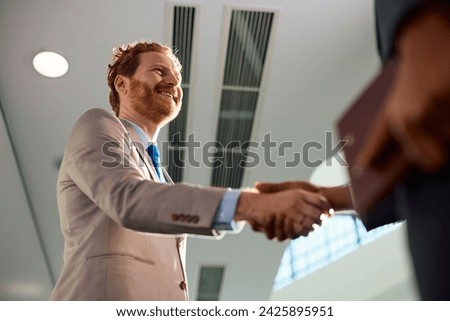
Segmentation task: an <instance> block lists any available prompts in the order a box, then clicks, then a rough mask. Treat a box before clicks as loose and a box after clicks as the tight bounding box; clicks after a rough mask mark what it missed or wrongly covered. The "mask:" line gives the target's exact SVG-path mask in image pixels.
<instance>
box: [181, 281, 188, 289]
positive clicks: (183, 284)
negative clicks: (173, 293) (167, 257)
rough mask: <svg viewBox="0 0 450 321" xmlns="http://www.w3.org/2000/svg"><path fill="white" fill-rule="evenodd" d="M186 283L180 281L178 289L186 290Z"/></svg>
mask: <svg viewBox="0 0 450 321" xmlns="http://www.w3.org/2000/svg"><path fill="white" fill-rule="evenodd" d="M186 287H187V286H186V282H184V281H181V283H180V289H181V290H186Z"/></svg>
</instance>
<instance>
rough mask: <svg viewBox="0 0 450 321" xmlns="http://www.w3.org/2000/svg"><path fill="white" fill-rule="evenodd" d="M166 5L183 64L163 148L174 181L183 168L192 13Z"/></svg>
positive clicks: (190, 9) (187, 8)
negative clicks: (178, 99)
mask: <svg viewBox="0 0 450 321" xmlns="http://www.w3.org/2000/svg"><path fill="white" fill-rule="evenodd" d="M171 5H172V6H171V7H170V8H169V9H170V10H169V17H168V19H169V21H172V24H171V29H172V32H171V41H172V46H173V47H174V49H175V51H176V55H177V56H178V58H179V59H180V61H181V64H182V65H183V69H182V71H181V75H182V77H183V80H182V84H181V87H182V88H183V92H184V95H183V108H181V111H180V114H179V115H178V117H177V118H176V119H175V120H173V121H172V122H171V123H170V124H169V148H168V151H167V153H168V154H167V157H165V159H167V160H168V168H167V171H168V172H169V174H170V176H171V177H172V179H173V181H174V182H181V181H182V180H183V169H184V167H185V166H184V159H185V150H184V145H185V141H186V122H187V113H188V111H189V90H190V88H189V85H190V80H191V64H192V52H193V39H194V26H195V13H196V8H195V7H194V6H181V5H174V4H171Z"/></svg>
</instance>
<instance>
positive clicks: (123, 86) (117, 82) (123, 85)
mask: <svg viewBox="0 0 450 321" xmlns="http://www.w3.org/2000/svg"><path fill="white" fill-rule="evenodd" d="M129 84H130V79H128V78H127V77H125V76H122V75H118V76H117V77H116V79H114V87H115V88H116V90H117V92H119V93H121V94H126V93H127V92H128V88H129Z"/></svg>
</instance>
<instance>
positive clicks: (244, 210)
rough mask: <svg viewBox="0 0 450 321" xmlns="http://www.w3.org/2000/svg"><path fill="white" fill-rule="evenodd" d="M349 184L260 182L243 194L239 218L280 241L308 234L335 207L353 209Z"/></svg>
mask: <svg viewBox="0 0 450 321" xmlns="http://www.w3.org/2000/svg"><path fill="white" fill-rule="evenodd" d="M351 207H352V204H351V196H350V191H349V188H348V186H339V187H326V188H325V187H319V186H316V185H313V184H311V183H308V182H302V181H297V182H283V183H256V184H255V185H254V187H253V188H252V189H247V190H244V191H243V192H242V193H241V196H240V197H239V202H238V205H237V208H236V213H235V220H236V221H246V222H247V223H249V224H250V225H251V227H252V228H253V230H254V231H259V232H263V233H265V234H266V236H267V238H269V239H274V238H276V239H277V240H279V241H283V240H286V239H295V238H298V237H300V236H307V235H308V234H309V233H310V232H311V231H313V230H314V226H320V225H321V224H322V221H323V220H324V219H326V218H328V217H330V216H332V215H333V214H334V211H335V210H341V209H345V208H351Z"/></svg>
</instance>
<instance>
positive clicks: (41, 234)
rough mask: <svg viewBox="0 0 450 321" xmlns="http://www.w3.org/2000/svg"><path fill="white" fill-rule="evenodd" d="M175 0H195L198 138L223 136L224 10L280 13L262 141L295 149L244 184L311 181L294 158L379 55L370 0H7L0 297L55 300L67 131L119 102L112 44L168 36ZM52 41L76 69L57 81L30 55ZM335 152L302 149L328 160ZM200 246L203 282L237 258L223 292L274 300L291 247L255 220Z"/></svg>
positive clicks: (326, 127)
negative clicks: (268, 235) (207, 267)
mask: <svg viewBox="0 0 450 321" xmlns="http://www.w3.org/2000/svg"><path fill="white" fill-rule="evenodd" d="M170 3H176V4H185V3H188V4H190V5H195V6H196V8H198V20H197V21H196V23H197V25H196V30H197V31H196V34H195V37H197V38H196V39H195V41H196V50H195V55H194V56H193V58H192V59H193V61H192V66H191V71H192V79H191V94H190V99H191V100H190V104H189V116H188V121H187V132H188V133H195V138H196V139H197V140H199V141H200V142H202V144H204V143H205V142H207V141H209V140H213V139H214V138H215V135H216V132H215V130H216V126H217V117H218V106H219V102H220V90H219V88H220V85H221V80H222V78H221V77H222V67H223V64H224V50H225V47H226V43H225V41H226V38H227V37H226V36H227V34H226V31H225V30H226V24H227V12H229V11H227V10H229V8H230V7H236V8H245V9H249V10H252V9H255V10H259V9H261V8H265V9H268V10H273V11H275V12H276V18H275V21H274V26H273V30H272V34H271V39H270V44H269V48H268V56H267V61H266V63H265V70H264V76H263V81H262V85H261V92H260V95H259V101H258V106H257V110H256V117H255V123H254V128H253V131H252V140H254V141H257V142H262V141H263V139H264V136H265V135H266V134H267V133H271V137H272V140H275V141H276V142H292V146H293V148H291V149H289V150H287V151H286V153H285V155H277V154H275V152H273V154H271V159H272V160H275V161H277V164H278V165H277V166H276V167H271V166H269V165H270V164H267V163H266V164H265V163H264V162H261V164H260V165H258V166H256V167H254V168H251V169H248V170H247V171H246V172H245V176H244V183H243V185H244V186H249V185H252V184H253V183H254V182H255V181H261V180H268V181H281V180H288V179H293V178H298V179H308V178H309V176H310V175H311V172H312V170H313V168H311V167H308V166H306V165H305V164H299V165H298V166H296V167H293V168H288V167H286V166H285V165H284V164H285V163H286V161H289V160H292V158H293V153H294V151H295V152H303V151H304V150H302V147H303V146H305V143H306V142H310V141H315V142H319V143H320V144H322V145H323V146H325V143H326V134H325V133H326V132H327V131H330V132H331V131H333V130H334V124H335V122H336V120H337V118H338V117H339V115H340V114H341V113H342V112H343V111H344V110H345V108H346V107H347V106H348V104H349V103H350V102H351V101H352V100H353V99H354V98H355V96H356V95H357V93H358V92H359V91H360V90H361V89H362V88H363V87H364V86H365V85H366V84H367V82H368V81H369V79H371V77H372V76H373V75H374V74H375V72H376V70H377V69H378V66H379V62H378V58H377V54H376V44H375V36H374V21H373V12H372V10H373V8H372V6H373V4H372V1H371V0H364V1H363V0H320V1H318V0H240V1H227V0H208V1H207V0H196V1H187V2H183V1H171V2H168V1H164V0H133V1H118V0H96V1H91V0H77V1H72V0H38V1H34V0H0V43H1V46H0V103H1V107H2V108H1V110H2V113H1V119H0V144H1V145H0V149H1V150H0V161H1V168H0V255H1V256H0V299H13V300H14V299H46V298H47V297H48V295H49V292H50V290H51V288H52V286H53V282H54V280H55V278H57V276H58V274H59V271H60V269H61V267H62V251H63V239H62V236H61V233H60V229H59V218H58V212H57V208H56V200H55V194H56V192H55V182H56V178H57V174H58V166H57V165H58V162H59V160H60V159H61V157H62V153H63V150H64V146H65V142H66V139H67V137H68V135H69V133H70V131H71V129H72V126H73V124H74V122H75V121H76V120H77V118H78V117H79V116H80V115H81V114H82V113H83V112H84V111H86V110H88V109H90V108H93V107H101V108H105V109H110V107H109V104H108V87H107V83H106V67H107V64H108V63H110V60H111V58H112V48H113V47H115V46H117V45H120V44H124V43H129V42H133V41H136V40H140V39H154V40H158V41H161V42H164V43H169V42H170V35H169V32H168V30H169V29H170V28H169V27H168V25H169V22H168V9H169V8H170ZM42 50H53V51H57V52H59V53H61V54H62V55H64V56H65V57H66V58H67V60H68V61H69V65H70V69H69V72H68V73H67V75H65V76H63V77H61V78H56V79H50V78H45V77H42V76H41V75H39V74H38V73H37V72H36V71H34V69H33V67H32V59H33V57H34V55H36V54H37V53H38V52H40V51H42ZM165 135H167V133H166V132H164V131H163V132H162V133H161V134H160V140H164V139H166V137H167V136H165ZM334 138H335V139H337V137H336V136H334ZM332 147H333V146H330V148H332ZM326 150H327V148H323V149H317V150H315V153H312V154H311V153H310V154H308V155H306V156H308V159H309V160H313V159H320V160H323V159H325V156H326ZM196 153H200V151H196ZM258 153H260V156H261V159H264V156H265V155H263V154H262V153H263V151H262V150H260V149H259V150H258ZM304 156H305V155H304ZM196 157H197V159H200V156H199V154H196ZM210 177H211V169H210V168H208V167H206V166H200V167H196V168H194V167H188V168H186V170H185V174H184V180H185V181H187V182H191V183H196V184H203V185H208V184H209V182H210ZM190 243H191V244H190V245H189V249H188V256H189V258H188V263H189V265H188V272H189V274H190V275H191V280H190V281H191V291H192V292H193V293H195V287H196V282H197V279H198V275H197V274H198V272H197V271H198V266H199V265H202V264H221V265H225V266H227V272H226V276H225V278H226V280H225V281H226V282H224V283H225V284H227V285H226V286H225V287H224V288H223V289H222V299H230V298H236V299H239V298H242V299H254V300H263V299H267V298H268V297H269V295H270V292H271V284H272V281H273V277H274V273H275V272H276V269H277V266H278V263H279V259H280V257H281V255H282V252H283V249H284V246H285V245H286V243H276V242H269V241H267V240H265V239H264V237H263V236H262V235H256V234H254V233H252V232H251V231H249V230H245V231H244V232H243V233H242V234H241V235H232V236H229V237H226V238H225V239H224V240H222V241H219V242H215V241H214V242H213V241H205V240H199V239H192V240H191V242H190ZM242 244H246V246H245V247H242V246H241V245H242ZM250 253H251V255H250ZM256 268H257V271H258V273H256V274H255V269H256ZM261 279H264V280H265V281H263V282H261ZM194 298H195V297H194Z"/></svg>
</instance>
